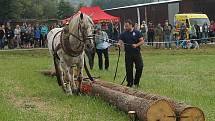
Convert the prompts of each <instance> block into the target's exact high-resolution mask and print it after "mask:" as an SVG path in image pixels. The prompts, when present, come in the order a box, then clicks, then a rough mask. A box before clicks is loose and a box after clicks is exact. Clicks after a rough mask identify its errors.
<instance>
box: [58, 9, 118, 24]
mask: <svg viewBox="0 0 215 121" xmlns="http://www.w3.org/2000/svg"><path fill="white" fill-rule="evenodd" d="M80 12H82V13H85V14H87V15H88V16H90V17H91V18H92V19H93V22H94V23H99V22H119V20H120V18H119V17H116V16H112V15H109V14H107V13H106V12H104V11H103V10H102V9H101V8H100V7H99V6H95V7H82V8H81V9H80ZM74 16H75V15H74ZM72 17H73V16H71V17H69V18H67V19H64V20H62V21H63V23H64V24H65V23H66V22H68V21H69V20H70V19H72Z"/></svg>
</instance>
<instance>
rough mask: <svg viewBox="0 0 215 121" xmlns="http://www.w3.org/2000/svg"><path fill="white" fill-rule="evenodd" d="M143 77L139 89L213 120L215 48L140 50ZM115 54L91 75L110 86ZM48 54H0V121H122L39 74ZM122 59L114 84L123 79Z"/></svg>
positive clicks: (99, 103) (123, 116)
mask: <svg viewBox="0 0 215 121" xmlns="http://www.w3.org/2000/svg"><path fill="white" fill-rule="evenodd" d="M142 55H143V57H144V73H143V75H142V78H141V85H140V88H139V89H140V90H143V91H145V92H150V93H154V94H159V95H163V96H167V97H170V98H172V99H174V100H177V101H183V102H186V103H187V104H190V105H193V106H198V107H200V108H201V109H202V110H203V111H204V113H205V115H206V118H207V121H215V68H214V67H215V47H214V48H213V47H207V48H206V47H205V48H203V49H201V50H157V49H150V48H148V49H146V48H144V49H143V52H142ZM116 61H117V51H116V52H113V51H112V52H110V68H109V70H108V71H99V69H98V66H97V65H98V64H97V56H96V58H95V68H94V70H93V71H92V74H93V75H94V76H100V77H101V78H102V80H108V81H112V82H113V76H114V71H115V66H116ZM51 66H52V59H51V57H50V56H49V53H48V51H47V50H31V51H0V87H1V88H0V121H39V120H40V121H43V120H44V121H46V120H47V121H69V120H70V121H127V120H128V118H127V115H126V114H125V113H123V112H120V111H119V110H118V109H117V108H115V107H112V106H110V105H108V104H107V103H105V102H103V101H101V100H100V99H96V98H93V97H88V96H67V95H65V94H64V93H63V92H62V90H61V89H60V88H59V87H58V85H57V82H56V79H55V78H51V77H45V76H43V75H41V74H40V72H39V71H40V70H44V69H48V68H51ZM124 71H125V68H124V56H123V54H122V56H121V58H120V64H119V73H118V75H117V79H116V80H117V81H115V83H118V84H120V83H121V81H122V80H123V78H124V76H125V73H124Z"/></svg>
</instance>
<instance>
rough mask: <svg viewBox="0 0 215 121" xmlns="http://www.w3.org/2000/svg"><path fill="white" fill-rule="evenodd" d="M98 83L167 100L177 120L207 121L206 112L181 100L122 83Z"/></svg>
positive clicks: (128, 92) (142, 96)
mask: <svg viewBox="0 0 215 121" xmlns="http://www.w3.org/2000/svg"><path fill="white" fill-rule="evenodd" d="M95 83H96V84H98V85H101V86H104V87H107V88H110V89H113V90H115V91H119V92H122V93H125V94H129V95H133V96H137V97H139V98H143V99H146V100H153V101H156V100H166V101H168V102H169V104H170V105H171V107H172V108H173V110H174V111H175V113H176V116H177V121H205V116H204V113H203V111H202V110H201V109H199V108H198V107H193V106H190V105H187V104H184V103H181V102H176V101H174V100H172V99H170V98H167V97H163V96H158V95H154V94H149V93H145V92H142V91H138V90H135V89H132V88H128V87H125V86H121V85H116V84H113V83H109V82H105V81H97V82H95Z"/></svg>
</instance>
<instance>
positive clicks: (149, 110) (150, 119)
mask: <svg viewBox="0 0 215 121" xmlns="http://www.w3.org/2000/svg"><path fill="white" fill-rule="evenodd" d="M91 94H92V95H94V96H97V97H100V98H102V99H103V100H105V101H107V102H109V103H110V104H112V105H114V106H116V107H118V108H119V109H120V110H122V111H124V112H126V113H128V112H129V111H134V112H135V113H136V116H137V117H138V119H139V120H140V121H175V120H176V118H175V113H174V111H173V110H172V108H171V106H170V105H169V103H168V102H167V101H165V100H162V99H161V100H147V99H144V98H139V97H136V96H133V95H128V94H125V93H122V92H120V91H116V90H112V89H110V88H108V87H104V86H101V85H100V84H97V83H93V84H92V92H91Z"/></svg>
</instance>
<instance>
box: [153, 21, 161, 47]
mask: <svg viewBox="0 0 215 121" xmlns="http://www.w3.org/2000/svg"><path fill="white" fill-rule="evenodd" d="M155 41H156V42H157V43H156V48H157V49H158V48H160V47H161V42H163V27H162V26H161V24H160V23H159V24H158V25H157V27H156V28H155Z"/></svg>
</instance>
